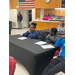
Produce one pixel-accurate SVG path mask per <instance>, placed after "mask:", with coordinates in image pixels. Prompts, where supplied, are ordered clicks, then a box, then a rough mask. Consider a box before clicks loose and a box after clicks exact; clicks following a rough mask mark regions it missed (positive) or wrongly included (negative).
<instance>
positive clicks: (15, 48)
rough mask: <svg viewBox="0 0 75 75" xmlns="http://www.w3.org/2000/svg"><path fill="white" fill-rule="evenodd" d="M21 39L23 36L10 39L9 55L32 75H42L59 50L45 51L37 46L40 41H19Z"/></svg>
mask: <svg viewBox="0 0 75 75" xmlns="http://www.w3.org/2000/svg"><path fill="white" fill-rule="evenodd" d="M19 37H21V35H14V36H10V37H9V55H10V56H13V57H14V58H15V59H17V60H18V61H20V62H21V63H22V64H23V65H24V66H25V67H26V69H27V70H28V72H29V73H30V75H41V73H42V72H43V70H44V69H45V67H46V66H47V65H48V64H49V63H50V60H51V59H52V57H53V55H54V53H55V51H56V49H57V48H51V49H43V48H42V47H40V46H39V45H36V44H35V42H38V40H35V39H26V40H19V39H17V38H19ZM47 44H48V43H47Z"/></svg>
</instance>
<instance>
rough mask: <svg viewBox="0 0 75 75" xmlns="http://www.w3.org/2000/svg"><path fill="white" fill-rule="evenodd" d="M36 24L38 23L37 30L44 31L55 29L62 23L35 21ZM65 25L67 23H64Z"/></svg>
mask: <svg viewBox="0 0 75 75" xmlns="http://www.w3.org/2000/svg"><path fill="white" fill-rule="evenodd" d="M33 22H34V23H37V25H36V30H44V29H51V28H53V27H56V28H57V27H58V25H59V24H60V21H45V20H34V21H33ZM64 25H65V23H64Z"/></svg>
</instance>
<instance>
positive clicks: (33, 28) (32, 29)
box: [29, 23, 37, 32]
mask: <svg viewBox="0 0 75 75" xmlns="http://www.w3.org/2000/svg"><path fill="white" fill-rule="evenodd" d="M36 25H37V24H36V23H31V26H30V28H29V30H30V31H31V32H33V31H34V30H35V28H36Z"/></svg>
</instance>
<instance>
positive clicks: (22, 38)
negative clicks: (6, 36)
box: [18, 37, 27, 40]
mask: <svg viewBox="0 0 75 75" xmlns="http://www.w3.org/2000/svg"><path fill="white" fill-rule="evenodd" d="M18 39H19V40H25V39H27V37H19V38H18Z"/></svg>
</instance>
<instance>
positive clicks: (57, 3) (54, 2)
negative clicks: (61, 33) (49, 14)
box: [35, 0, 61, 8]
mask: <svg viewBox="0 0 75 75" xmlns="http://www.w3.org/2000/svg"><path fill="white" fill-rule="evenodd" d="M60 7H61V0H51V1H50V3H46V2H45V0H35V8H60Z"/></svg>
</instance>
